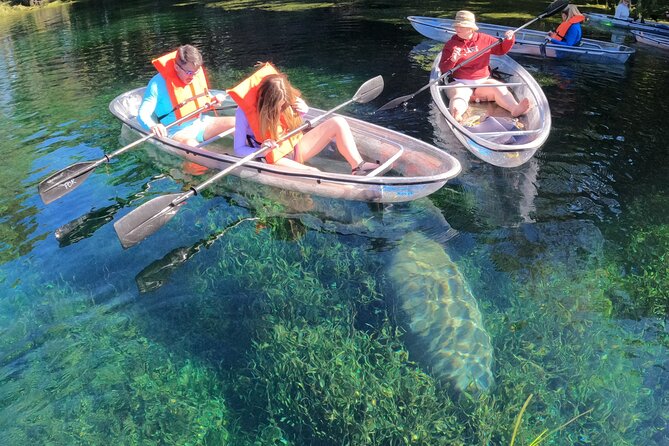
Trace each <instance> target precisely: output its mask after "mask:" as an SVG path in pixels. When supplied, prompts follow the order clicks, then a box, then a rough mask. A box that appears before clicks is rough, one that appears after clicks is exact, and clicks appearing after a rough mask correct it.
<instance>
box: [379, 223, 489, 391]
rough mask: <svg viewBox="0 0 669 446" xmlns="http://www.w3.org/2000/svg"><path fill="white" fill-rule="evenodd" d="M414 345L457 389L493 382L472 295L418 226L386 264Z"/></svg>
mask: <svg viewBox="0 0 669 446" xmlns="http://www.w3.org/2000/svg"><path fill="white" fill-rule="evenodd" d="M389 277H390V280H391V282H392V283H393V288H394V290H395V293H396V296H397V299H398V302H399V305H400V306H401V307H402V309H403V310H404V312H405V314H406V316H407V318H408V325H409V330H410V333H411V334H412V335H413V336H414V337H415V339H416V342H415V344H416V345H415V347H417V348H420V349H421V351H422V353H421V354H419V355H417V356H420V357H421V359H422V360H423V362H425V363H427V364H428V365H429V367H430V369H431V370H432V373H433V374H434V375H435V376H436V377H437V378H438V379H440V380H442V381H444V382H446V383H448V384H450V385H452V386H453V387H454V388H455V389H457V390H458V391H467V392H470V393H479V392H485V391H486V390H488V389H489V388H490V387H491V386H492V385H493V376H492V362H493V350H492V345H491V343H490V336H489V335H488V333H487V332H486V330H485V328H484V326H483V319H482V317H481V312H480V311H479V308H478V304H477V303H476V299H475V298H474V296H473V295H472V292H471V291H470V289H469V286H468V285H467V283H466V282H465V280H464V278H463V277H462V274H461V273H460V271H459V270H458V267H457V265H456V264H455V263H454V262H453V261H452V260H451V259H450V258H449V257H448V255H447V254H446V252H445V251H444V249H443V247H442V246H441V245H440V244H439V243H437V242H435V241H433V240H430V239H429V238H427V237H426V236H424V235H422V234H421V233H418V232H412V233H409V234H408V235H406V236H405V237H404V238H403V239H402V240H401V241H400V243H399V245H398V247H397V250H396V252H395V255H394V257H393V259H392V261H391V264H390V268H389Z"/></svg>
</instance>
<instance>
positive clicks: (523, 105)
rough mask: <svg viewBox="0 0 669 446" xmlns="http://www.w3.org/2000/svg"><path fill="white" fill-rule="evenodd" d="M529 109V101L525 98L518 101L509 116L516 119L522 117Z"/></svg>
mask: <svg viewBox="0 0 669 446" xmlns="http://www.w3.org/2000/svg"><path fill="white" fill-rule="evenodd" d="M529 109H530V100H529V99H527V98H523V100H522V101H520V102H519V103H518V105H516V106H515V107H514V108H513V110H512V111H511V116H513V117H514V118H517V117H518V116H520V115H524V114H525V113H526V112H527V110H529Z"/></svg>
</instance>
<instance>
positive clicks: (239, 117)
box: [235, 107, 259, 157]
mask: <svg viewBox="0 0 669 446" xmlns="http://www.w3.org/2000/svg"><path fill="white" fill-rule="evenodd" d="M247 135H253V130H251V127H250V126H249V121H248V119H246V115H245V114H244V112H243V111H242V108H241V107H237V111H236V112H235V156H239V157H243V156H247V155H250V154H251V153H253V152H255V151H256V150H258V149H259V147H252V146H250V145H249V142H248V138H247Z"/></svg>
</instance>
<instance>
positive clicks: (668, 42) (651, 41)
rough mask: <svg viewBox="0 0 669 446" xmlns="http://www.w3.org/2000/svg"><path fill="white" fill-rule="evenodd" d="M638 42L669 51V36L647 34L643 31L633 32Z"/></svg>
mask: <svg viewBox="0 0 669 446" xmlns="http://www.w3.org/2000/svg"><path fill="white" fill-rule="evenodd" d="M632 34H634V38H635V39H636V40H637V42H641V43H645V44H646V45H651V46H654V47H657V48H662V49H665V50H669V36H663V35H661V34H654V33H646V32H643V31H632Z"/></svg>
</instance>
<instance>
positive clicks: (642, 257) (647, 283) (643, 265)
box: [620, 225, 669, 317]
mask: <svg viewBox="0 0 669 446" xmlns="http://www.w3.org/2000/svg"><path fill="white" fill-rule="evenodd" d="M622 256H623V258H624V265H625V270H626V274H625V275H623V276H622V277H620V282H621V284H622V286H623V287H624V289H625V290H627V292H628V293H630V294H631V295H632V296H633V298H632V302H628V307H627V308H621V310H623V311H624V312H626V313H632V314H636V315H652V316H657V317H667V316H669V266H668V261H669V225H658V226H654V227H650V228H642V229H638V230H636V231H635V232H634V233H632V236H631V237H630V240H629V243H628V244H627V246H625V247H624V248H623V252H622Z"/></svg>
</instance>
